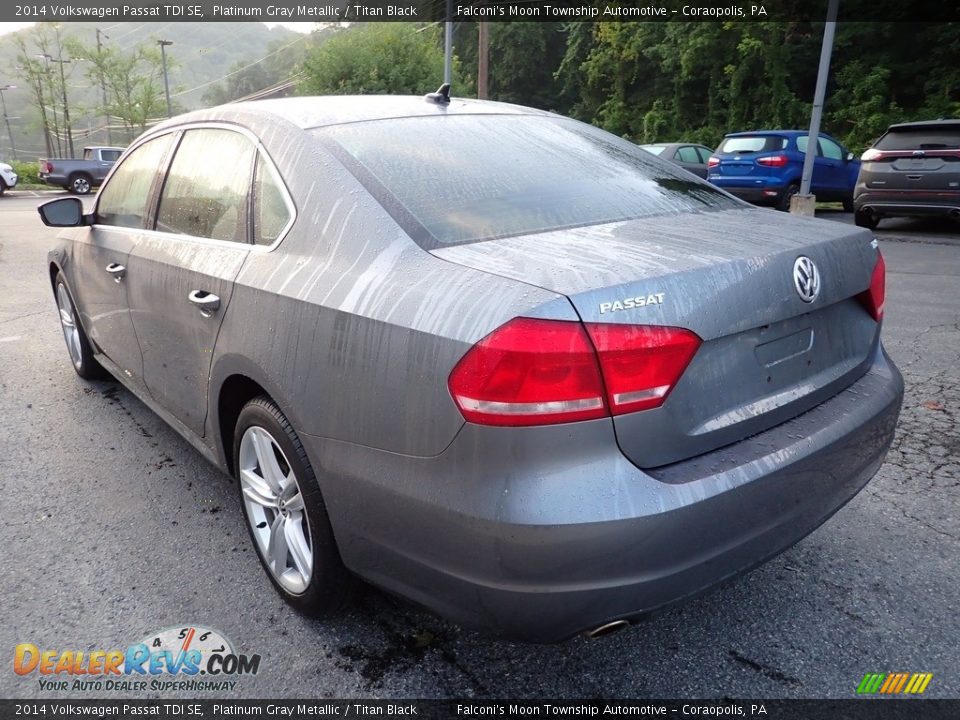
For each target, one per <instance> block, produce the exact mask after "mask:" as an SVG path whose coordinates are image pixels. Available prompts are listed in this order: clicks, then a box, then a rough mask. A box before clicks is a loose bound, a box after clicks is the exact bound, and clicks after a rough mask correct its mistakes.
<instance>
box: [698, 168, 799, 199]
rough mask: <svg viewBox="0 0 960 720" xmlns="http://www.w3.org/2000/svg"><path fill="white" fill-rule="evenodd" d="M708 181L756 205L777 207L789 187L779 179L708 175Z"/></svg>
mask: <svg viewBox="0 0 960 720" xmlns="http://www.w3.org/2000/svg"><path fill="white" fill-rule="evenodd" d="M707 179H708V180H709V181H710V182H711V183H713V184H714V185H716V186H717V187H719V188H722V189H724V190H726V191H727V192H728V193H730V194H731V195H736V196H737V197H738V198H740V199H741V200H745V201H747V202H749V203H753V204H754V205H775V204H776V203H777V202H779V200H780V198H781V196H782V195H783V193H784V192H785V191H786V189H787V187H786V185H784V184H783V181H782V180H781V179H780V178H777V177H758V178H754V177H729V176H725V175H708V176H707Z"/></svg>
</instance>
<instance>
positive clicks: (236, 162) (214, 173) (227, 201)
mask: <svg viewBox="0 0 960 720" xmlns="http://www.w3.org/2000/svg"><path fill="white" fill-rule="evenodd" d="M255 155H256V148H255V147H254V145H253V143H252V142H251V141H250V140H248V139H247V138H246V137H245V136H243V135H241V134H240V133H238V132H234V131H232V130H221V129H219V128H197V129H195V130H187V132H186V133H184V136H183V140H181V141H180V145H179V147H178V148H177V153H176V155H174V158H173V162H172V163H171V164H170V171H169V172H168V173H167V179H166V182H165V183H164V185H163V191H162V192H161V193H160V207H159V208H158V210H157V230H160V231H162V232H168V233H176V234H178V235H190V236H193V237H199V238H209V239H211V240H230V241H233V242H243V243H245V242H247V221H246V217H247V215H246V213H247V197H248V195H249V192H250V182H251V179H252V178H251V173H252V172H253V159H254V156H255Z"/></svg>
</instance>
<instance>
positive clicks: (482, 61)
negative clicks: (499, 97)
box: [477, 20, 490, 100]
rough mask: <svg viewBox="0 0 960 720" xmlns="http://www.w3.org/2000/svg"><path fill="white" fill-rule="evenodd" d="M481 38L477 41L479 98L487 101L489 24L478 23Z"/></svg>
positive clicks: (488, 91) (488, 92)
mask: <svg viewBox="0 0 960 720" xmlns="http://www.w3.org/2000/svg"><path fill="white" fill-rule="evenodd" d="M477 25H478V26H479V28H480V36H479V39H478V40H477V97H478V98H480V99H481V100H486V99H487V98H488V97H489V96H490V87H489V81H490V32H489V28H488V27H487V23H486V22H484V21H483V20H481V21H480V22H478V23H477Z"/></svg>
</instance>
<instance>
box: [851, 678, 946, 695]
mask: <svg viewBox="0 0 960 720" xmlns="http://www.w3.org/2000/svg"><path fill="white" fill-rule="evenodd" d="M932 679H933V673H867V674H866V675H864V676H863V680H861V681H860V684H859V685H857V694H858V695H873V694H875V693H881V694H883V695H899V694H900V693H906V694H909V695H920V694H921V693H923V691H924V690H926V689H927V685H929V684H930V681H931V680H932Z"/></svg>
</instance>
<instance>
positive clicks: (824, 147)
mask: <svg viewBox="0 0 960 720" xmlns="http://www.w3.org/2000/svg"><path fill="white" fill-rule="evenodd" d="M820 151H821V152H822V153H823V156H824V157H827V158H830V159H831V160H843V148H841V147H840V146H839V145H837V144H836V143H835V142H834V141H833V140H829V139H827V138H825V137H822V138H820Z"/></svg>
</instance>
